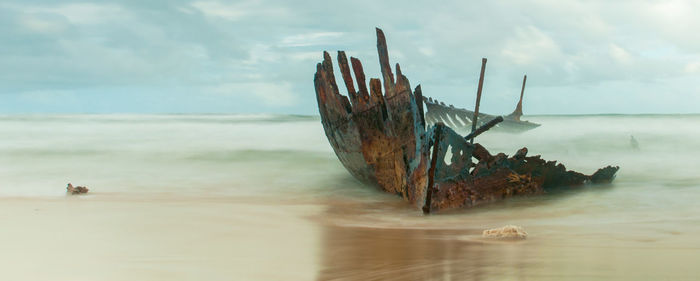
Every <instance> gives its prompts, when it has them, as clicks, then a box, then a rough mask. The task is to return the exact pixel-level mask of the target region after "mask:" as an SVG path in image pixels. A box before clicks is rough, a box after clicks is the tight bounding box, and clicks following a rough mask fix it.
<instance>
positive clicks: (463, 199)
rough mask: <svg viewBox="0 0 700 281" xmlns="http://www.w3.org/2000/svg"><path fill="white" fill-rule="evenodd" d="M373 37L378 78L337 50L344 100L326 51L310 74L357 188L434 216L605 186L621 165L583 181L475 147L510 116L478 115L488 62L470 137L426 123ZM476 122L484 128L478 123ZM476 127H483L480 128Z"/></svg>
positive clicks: (416, 96)
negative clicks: (478, 139) (361, 186)
mask: <svg viewBox="0 0 700 281" xmlns="http://www.w3.org/2000/svg"><path fill="white" fill-rule="evenodd" d="M376 32H377V51H378V53H379V64H380V67H381V74H382V79H381V80H380V79H378V78H371V79H369V83H367V80H366V77H365V73H364V71H363V67H362V63H361V62H360V60H358V59H357V58H354V57H351V58H350V61H348V59H347V56H346V54H345V52H344V51H339V52H338V55H337V61H338V67H339V69H340V72H341V73H340V74H341V76H342V81H343V83H344V84H345V87H346V88H347V96H346V95H342V94H340V90H339V87H338V85H337V83H336V77H335V73H334V70H333V63H332V59H331V56H330V54H329V53H328V52H324V53H323V61H322V62H321V63H318V64H317V66H316V73H315V75H314V85H315V89H316V98H317V101H318V108H319V113H320V115H321V123H322V124H323V128H324V131H325V134H326V136H327V137H328V141H329V142H330V144H331V146H332V147H333V150H334V151H335V154H336V156H337V157H338V159H339V160H340V162H341V163H342V164H343V165H344V166H345V168H346V169H347V170H348V171H349V172H350V174H352V175H353V176H354V177H355V178H357V179H358V180H360V181H361V182H363V183H366V184H369V185H374V186H377V187H378V188H380V189H382V190H384V191H386V192H389V193H393V194H396V195H399V196H401V197H403V198H404V199H405V200H406V201H408V202H409V203H411V204H412V205H414V206H416V207H417V208H421V209H422V210H423V212H424V213H432V212H436V211H441V210H447V209H454V208H469V207H474V206H479V205H483V204H487V203H491V202H496V201H500V200H504V199H507V198H510V197H513V196H527V195H537V194H544V193H546V192H548V191H550V190H552V189H555V188H572V187H576V186H581V185H584V184H589V183H609V182H611V181H612V180H613V178H614V177H615V173H616V172H617V171H618V169H619V167H613V166H607V167H604V168H601V169H599V170H597V171H596V172H595V173H593V174H592V175H586V174H582V173H579V172H575V171H569V170H567V169H566V167H564V165H562V164H559V163H557V162H556V161H545V160H543V159H541V158H540V156H539V155H537V156H528V155H527V152H528V151H527V148H522V149H520V150H518V151H517V152H516V153H515V154H514V155H513V156H511V157H508V156H507V155H506V154H504V153H498V154H495V155H494V154H492V153H490V152H489V151H488V150H487V149H486V148H484V147H483V146H482V145H480V144H478V143H473V141H474V138H475V137H476V136H478V135H479V134H481V133H483V132H484V131H487V130H489V129H490V128H493V127H494V126H496V125H498V124H500V123H502V122H505V120H508V119H509V118H515V116H512V117H505V118H504V117H502V116H490V115H479V113H478V104H479V103H478V100H479V99H480V96H481V85H482V83H483V73H484V71H483V70H484V67H485V62H486V61H485V59H484V61H483V63H482V77H481V78H480V83H479V85H480V86H479V90H478V93H477V106H476V107H475V112H474V115H473V116H472V119H474V120H476V122H471V125H472V131H471V133H470V134H468V135H467V136H462V135H460V134H458V133H456V132H455V131H454V130H453V129H452V128H450V127H449V126H447V125H445V123H444V122H441V121H439V120H438V121H437V122H435V124H429V122H427V120H426V114H425V108H424V107H423V102H421V101H423V100H424V98H423V93H422V91H421V87H420V85H418V86H417V87H415V88H414V89H413V88H411V85H410V83H409V80H408V79H407V78H406V76H404V75H403V73H402V72H401V67H400V66H399V64H396V67H395V71H396V75H395V76H394V73H393V69H392V68H391V66H390V64H389V56H388V50H387V45H386V39H385V37H384V33H383V32H382V30H381V29H377V30H376ZM351 68H352V70H351ZM353 75H354V79H353ZM521 97H522V94H521ZM428 100H430V99H428ZM521 100H522V98H521ZM519 104H520V105H519V106H518V108H521V104H522V103H519ZM426 105H427V106H428V107H430V106H431V104H430V103H429V102H428V103H426ZM517 111H518V109H516V113H517ZM516 115H517V114H516ZM519 117H520V116H517V119H519ZM479 118H482V120H483V119H486V120H483V121H486V122H483V123H479V121H478V119H479ZM477 124H479V125H481V126H480V127H479V128H478V129H477V128H476V126H477Z"/></svg>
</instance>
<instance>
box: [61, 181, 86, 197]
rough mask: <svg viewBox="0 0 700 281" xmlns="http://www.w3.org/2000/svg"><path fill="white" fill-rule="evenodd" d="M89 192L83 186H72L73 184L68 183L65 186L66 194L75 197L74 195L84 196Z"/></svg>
mask: <svg viewBox="0 0 700 281" xmlns="http://www.w3.org/2000/svg"><path fill="white" fill-rule="evenodd" d="M88 191H90V190H89V189H88V188H87V187H84V186H75V187H74V186H73V184H71V183H68V185H67V186H66V193H67V194H70V195H76V194H85V193H88Z"/></svg>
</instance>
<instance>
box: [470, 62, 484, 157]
mask: <svg viewBox="0 0 700 281" xmlns="http://www.w3.org/2000/svg"><path fill="white" fill-rule="evenodd" d="M485 71H486V58H483V59H481V74H479V87H478V88H477V90H476V105H475V106H474V117H473V118H472V120H474V122H472V132H471V133H472V134H474V131H476V124H477V122H478V121H477V120H478V118H479V104H481V89H482V88H483V87H484V72H485ZM474 136H476V135H474ZM469 143H471V144H474V137H472V138H471V139H470V140H469Z"/></svg>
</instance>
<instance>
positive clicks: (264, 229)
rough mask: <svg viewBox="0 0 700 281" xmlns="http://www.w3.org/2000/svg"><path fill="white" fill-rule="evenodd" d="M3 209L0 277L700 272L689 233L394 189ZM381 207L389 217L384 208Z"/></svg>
mask: <svg viewBox="0 0 700 281" xmlns="http://www.w3.org/2000/svg"><path fill="white" fill-rule="evenodd" d="M523 204H529V203H523ZM0 206H2V207H1V208H2V212H1V215H0V229H2V230H3V231H2V232H0V250H1V251H2V254H0V264H3V265H10V266H6V267H4V269H3V270H2V271H0V279H2V280H332V279H340V280H563V279H565V280H592V279H615V280H694V279H695V277H696V276H700V275H698V274H700V269H699V268H698V267H697V266H696V264H697V260H698V258H700V247H698V244H697V242H694V241H696V240H697V239H696V238H695V237H694V236H695V233H686V232H678V231H672V230H671V231H664V230H663V229H658V233H657V234H656V235H653V236H650V235H649V234H648V233H649V230H648V229H636V228H638V226H635V225H634V224H629V225H608V224H606V223H600V224H597V225H596V224H593V225H591V224H588V226H586V227H581V226H576V224H575V223H571V224H568V225H564V226H562V225H557V226H555V225H546V224H538V223H537V222H536V220H535V218H533V217H531V215H532V214H531V213H530V214H529V215H516V216H511V217H509V218H505V217H501V218H500V219H499V215H498V213H497V212H496V213H494V212H493V211H489V210H487V211H484V212H482V211H476V212H472V213H471V214H470V215H468V216H465V214H461V213H455V214H447V215H438V216H431V217H424V216H422V215H421V214H420V213H419V212H417V211H415V210H413V209H411V208H406V206H402V202H401V201H400V200H398V199H397V200H395V201H394V200H389V201H388V204H387V202H384V203H382V202H371V203H368V202H360V201H355V202H354V203H353V202H347V201H345V202H338V201H335V200H333V199H330V200H325V199H324V200H314V201H297V202H294V201H293V200H277V199H275V198H269V197H251V198H233V197H225V198H221V197H219V198H214V197H211V198H206V197H191V196H190V197H185V196H176V195H167V194H165V195H158V196H156V195H138V194H136V195H131V194H129V195H125V194H99V193H96V194H93V195H88V196H68V197H65V198H3V199H1V200H0ZM501 207H505V208H506V209H508V208H519V209H522V208H526V207H524V206H522V205H517V204H516V206H501ZM378 208H384V210H383V211H388V212H391V213H393V214H394V217H391V216H386V217H382V216H376V214H377V213H376V212H375V211H376V210H377V209H378ZM363 210H369V211H363ZM525 213H527V212H525ZM499 220H500V221H502V222H503V223H502V224H505V223H506V222H507V223H516V224H522V225H526V227H527V230H528V231H529V232H530V234H531V235H530V237H529V238H528V239H527V240H525V241H510V242H506V241H491V240H484V239H482V238H481V237H480V233H481V230H482V228H481V227H479V226H483V227H484V228H485V227H489V226H497V225H499V224H501V223H500V222H499ZM475 226H476V227H475ZM694 228H695V229H697V227H694ZM635 231H637V233H635ZM639 233H645V234H643V235H641V234H639Z"/></svg>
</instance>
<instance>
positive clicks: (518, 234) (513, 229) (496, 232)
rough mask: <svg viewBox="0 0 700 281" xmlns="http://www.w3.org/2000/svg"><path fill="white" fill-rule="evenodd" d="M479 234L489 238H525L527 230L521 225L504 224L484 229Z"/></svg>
mask: <svg viewBox="0 0 700 281" xmlns="http://www.w3.org/2000/svg"><path fill="white" fill-rule="evenodd" d="M481 236H482V237H484V238H489V239H508V240H521V239H525V238H527V232H525V229H523V228H522V227H519V226H516V225H506V226H504V227H501V228H494V229H487V230H484V232H483V233H482V234H481Z"/></svg>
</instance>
